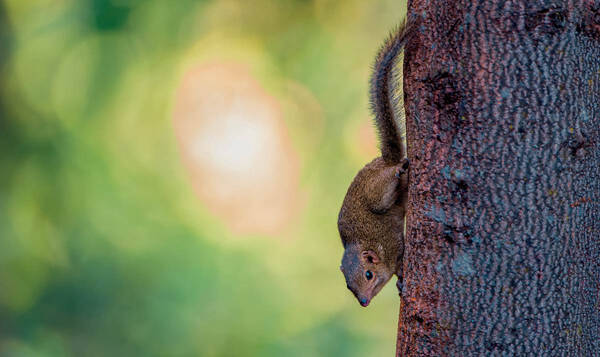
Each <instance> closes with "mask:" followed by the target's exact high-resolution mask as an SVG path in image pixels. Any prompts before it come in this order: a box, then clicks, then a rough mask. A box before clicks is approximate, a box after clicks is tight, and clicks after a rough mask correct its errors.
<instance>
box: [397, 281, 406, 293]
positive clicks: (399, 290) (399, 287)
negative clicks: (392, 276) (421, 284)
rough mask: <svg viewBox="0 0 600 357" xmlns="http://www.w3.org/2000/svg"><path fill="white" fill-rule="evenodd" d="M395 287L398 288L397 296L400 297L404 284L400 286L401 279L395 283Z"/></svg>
mask: <svg viewBox="0 0 600 357" xmlns="http://www.w3.org/2000/svg"><path fill="white" fill-rule="evenodd" d="M396 287H397V288H398V295H402V288H403V287H404V284H402V280H401V279H398V281H396Z"/></svg>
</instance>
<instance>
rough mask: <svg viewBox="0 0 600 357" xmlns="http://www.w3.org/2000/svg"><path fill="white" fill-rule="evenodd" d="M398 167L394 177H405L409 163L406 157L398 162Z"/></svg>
mask: <svg viewBox="0 0 600 357" xmlns="http://www.w3.org/2000/svg"><path fill="white" fill-rule="evenodd" d="M399 166H400V167H399V168H398V171H396V177H397V178H400V177H401V176H402V175H405V174H406V173H407V172H408V168H409V167H410V161H409V160H408V158H407V157H405V158H404V159H403V160H402V161H401V162H400V165H399Z"/></svg>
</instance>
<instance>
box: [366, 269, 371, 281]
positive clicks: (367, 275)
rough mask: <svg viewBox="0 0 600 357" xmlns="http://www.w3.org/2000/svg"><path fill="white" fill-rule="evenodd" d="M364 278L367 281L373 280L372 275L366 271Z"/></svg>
mask: <svg viewBox="0 0 600 357" xmlns="http://www.w3.org/2000/svg"><path fill="white" fill-rule="evenodd" d="M365 278H367V280H371V279H373V273H371V271H370V270H367V271H366V273H365Z"/></svg>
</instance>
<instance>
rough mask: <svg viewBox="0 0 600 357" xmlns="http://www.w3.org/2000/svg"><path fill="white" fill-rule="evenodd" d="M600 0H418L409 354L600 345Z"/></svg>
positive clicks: (411, 70)
mask: <svg viewBox="0 0 600 357" xmlns="http://www.w3.org/2000/svg"><path fill="white" fill-rule="evenodd" d="M599 6H600V2H598V3H594V2H593V1H585V0H577V1H525V0H513V1H504V0H457V1H445V0H409V3H408V21H415V20H418V21H420V23H421V26H420V29H419V31H418V33H417V34H416V36H415V37H414V38H413V39H412V40H411V42H410V43H409V44H408V46H407V48H406V51H405V56H404V91H405V95H404V103H405V109H406V115H407V138H408V156H409V159H410V161H411V172H410V180H411V184H410V188H409V208H408V216H407V236H406V239H405V242H406V243H405V253H404V289H403V291H402V293H401V310H400V319H399V325H398V342H397V354H398V355H399V356H422V355H435V356H439V355H453V356H468V355H528V354H531V355H569V356H573V355H576V356H600V334H599V330H600V254H599V253H600V213H599V202H600V151H599V140H598V139H599V126H600V107H599V105H598V98H599V94H600V11H599V10H598V9H599Z"/></svg>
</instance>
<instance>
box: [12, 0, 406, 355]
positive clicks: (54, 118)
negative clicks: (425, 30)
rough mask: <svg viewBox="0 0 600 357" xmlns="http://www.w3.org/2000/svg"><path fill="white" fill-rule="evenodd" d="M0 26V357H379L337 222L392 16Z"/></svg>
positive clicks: (181, 13)
mask: <svg viewBox="0 0 600 357" xmlns="http://www.w3.org/2000/svg"><path fill="white" fill-rule="evenodd" d="M0 4H1V5H0V72H1V73H0V90H1V93H0V94H1V96H0V98H1V102H0V355H2V356H282V355H285V356H342V355H343V356H363V355H369V356H376V355H392V354H393V353H394V349H395V335H396V328H397V325H396V324H397V316H398V298H397V293H396V289H395V286H394V283H393V282H392V283H390V284H389V285H388V286H387V287H386V288H385V289H384V290H383V291H382V292H381V293H380V295H379V296H378V297H377V298H376V299H375V300H374V301H373V303H372V304H371V306H369V307H368V308H366V309H364V308H361V307H360V306H359V304H358V303H357V302H356V300H355V299H354V297H353V296H352V295H351V293H350V292H349V291H347V290H346V287H345V282H344V280H343V276H342V274H341V273H340V271H339V269H338V267H339V264H340V259H341V255H342V246H341V243H340V240H339V237H338V234H337V228H336V219H337V213H338V209H339V206H340V205H341V201H342V199H343V196H344V194H345V191H346V188H347V186H348V184H349V183H350V181H351V179H352V178H353V176H354V174H355V173H356V172H357V170H358V169H359V168H360V167H362V165H364V164H365V163H366V162H368V161H369V160H370V159H372V158H373V157H375V156H376V155H377V151H376V141H375V138H374V134H373V128H372V124H371V120H370V114H369V110H368V95H367V92H368V88H367V83H368V77H369V75H370V68H371V64H372V61H373V58H374V55H375V53H376V51H377V49H378V47H379V46H380V45H381V43H382V41H383V40H384V39H385V37H386V36H387V33H388V32H389V31H390V30H391V29H392V28H393V26H395V25H396V24H397V23H398V22H399V21H400V20H401V19H402V18H403V17H404V13H405V6H406V3H405V1H401V0H377V1H364V0H344V1H338V0H204V1H202V0H199V1H191V0H148V1H142V0H37V1H34V0H6V1H2V2H0Z"/></svg>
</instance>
